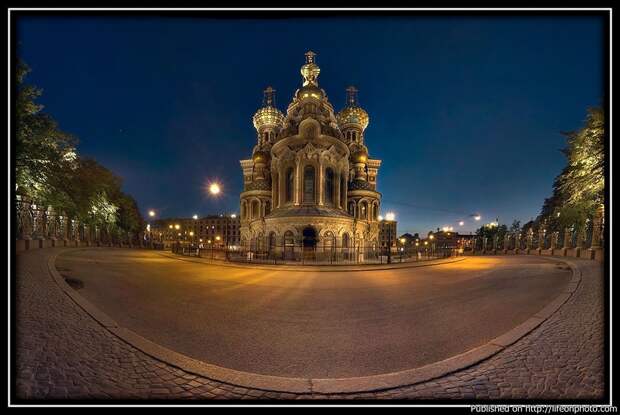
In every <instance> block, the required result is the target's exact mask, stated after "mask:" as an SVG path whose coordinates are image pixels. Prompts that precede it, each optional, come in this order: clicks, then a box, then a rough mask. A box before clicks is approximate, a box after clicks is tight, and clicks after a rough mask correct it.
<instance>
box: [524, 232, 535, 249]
mask: <svg viewBox="0 0 620 415" xmlns="http://www.w3.org/2000/svg"><path fill="white" fill-rule="evenodd" d="M533 240H534V230H533V229H532V228H530V229H528V230H527V238H526V240H525V241H526V242H525V243H526V245H525V246H526V248H527V253H528V254H529V253H530V249H532V241H533Z"/></svg>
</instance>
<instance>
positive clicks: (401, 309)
mask: <svg viewBox="0 0 620 415" xmlns="http://www.w3.org/2000/svg"><path fill="white" fill-rule="evenodd" d="M56 265H57V268H58V270H59V271H60V273H61V274H62V275H64V276H65V277H70V278H74V279H79V280H80V281H81V282H82V283H83V287H82V288H80V293H81V294H82V295H83V296H84V297H86V298H87V299H88V300H90V301H91V302H92V303H93V304H95V305H96V306H97V307H98V308H100V309H101V310H102V311H104V312H105V313H107V314H108V315H110V316H111V317H112V318H113V319H114V320H116V321H117V322H118V323H119V324H120V325H121V326H124V327H127V328H129V329H131V330H133V331H135V332H136V333H138V334H140V335H142V336H144V337H146V338H147V339H150V340H152V341H154V342H156V343H159V344H161V345H163V346H166V347H168V348H170V349H173V350H175V351H178V352H180V353H183V354H186V355H188V356H190V357H193V358H196V359H200V360H204V361H206V362H208V363H212V364H216V365H219V366H222V367H227V368H230V369H236V370H242V371H249V372H254V373H260V374H267V375H276V376H288V377H313V378H328V377H331V378H336V377H354V376H365V375H373V374H380V373H387V372H393V371H399V370H405V369H411V368H415V367H419V366H423V365H425V364H428V363H432V362H435V361H438V360H443V359H445V358H448V357H451V356H453V355H456V354H458V353H462V352H464V351H467V350H469V349H472V348H474V347H477V346H480V345H482V344H484V343H486V342H488V341H489V340H491V339H493V338H495V337H497V336H499V335H501V334H503V333H505V332H506V331H508V330H510V329H512V328H513V327H515V326H516V325H518V324H520V323H522V322H524V321H525V320H527V319H528V318H529V317H531V316H532V315H534V314H536V313H537V312H538V311H540V309H542V308H543V307H544V306H545V305H546V304H547V303H549V302H550V301H551V300H553V299H554V298H555V297H556V296H557V295H558V294H559V293H560V292H561V291H562V290H563V289H564V288H565V287H566V285H567V283H568V281H569V279H570V276H571V273H570V271H569V270H568V269H567V268H566V267H565V266H564V265H562V264H561V263H557V262H554V261H549V260H544V259H540V258H537V257H532V256H513V257H511V256H504V257H470V258H467V259H466V260H464V261H461V262H457V263H452V264H445V265H437V266H428V267H418V268H401V269H390V270H372V271H366V272H299V271H280V270H256V269H251V268H236V267H226V266H221V265H207V264H201V263H194V262H188V261H180V260H177V259H173V258H169V257H165V256H162V255H161V254H159V253H157V252H152V251H139V250H119V249H101V248H97V249H86V250H70V251H69V250H68V251H65V252H64V253H63V254H62V255H60V256H59V257H58V259H57V262H56Z"/></svg>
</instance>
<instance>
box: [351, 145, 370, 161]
mask: <svg viewBox="0 0 620 415" xmlns="http://www.w3.org/2000/svg"><path fill="white" fill-rule="evenodd" d="M367 160H368V149H366V146H355V147H353V148H351V161H353V163H366V161H367Z"/></svg>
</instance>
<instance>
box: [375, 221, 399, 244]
mask: <svg viewBox="0 0 620 415" xmlns="http://www.w3.org/2000/svg"><path fill="white" fill-rule="evenodd" d="M397 241H398V233H396V221H395V220H385V219H383V220H381V221H379V246H380V247H381V248H387V247H388V246H392V247H394V246H396V242H397Z"/></svg>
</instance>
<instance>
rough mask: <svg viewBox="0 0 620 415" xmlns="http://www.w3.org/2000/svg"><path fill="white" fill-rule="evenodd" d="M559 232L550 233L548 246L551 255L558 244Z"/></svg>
mask: <svg viewBox="0 0 620 415" xmlns="http://www.w3.org/2000/svg"><path fill="white" fill-rule="evenodd" d="M558 236H559V232H557V231H555V232H553V233H552V234H551V242H550V246H549V248H550V249H551V255H553V254H554V251H555V248H556V246H557V244H558Z"/></svg>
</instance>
